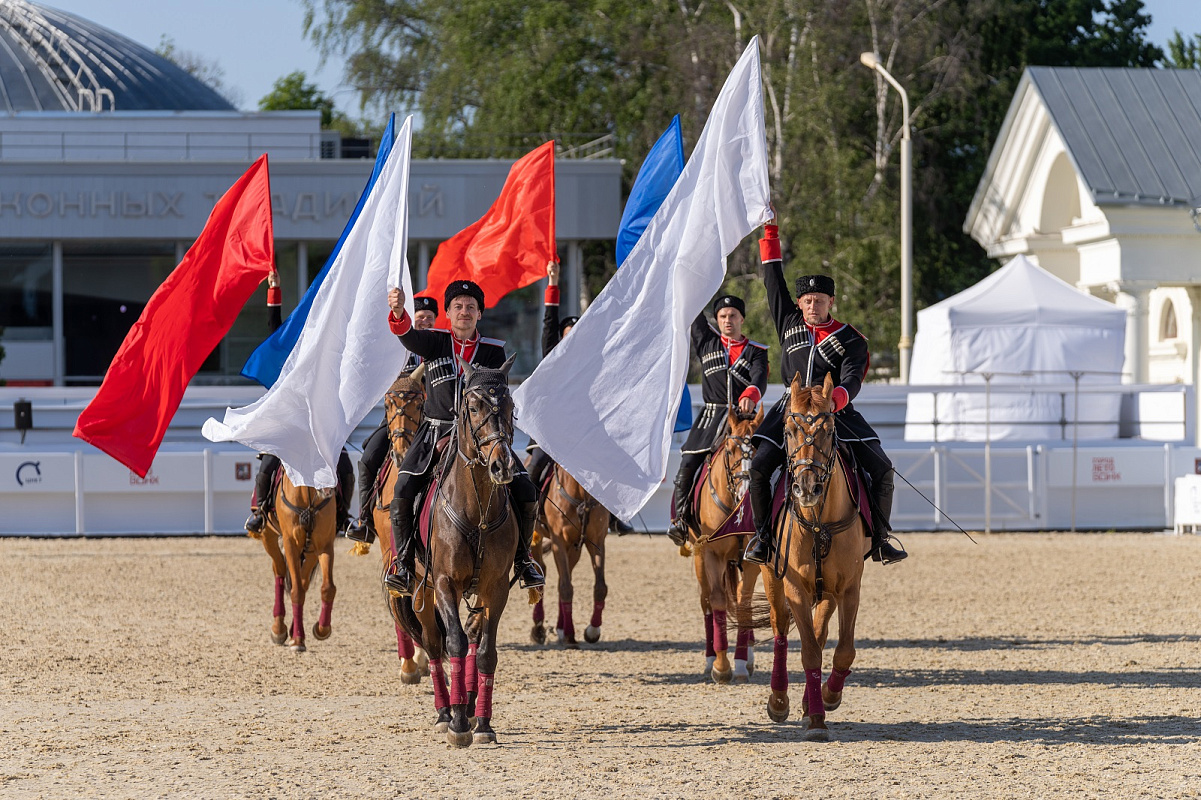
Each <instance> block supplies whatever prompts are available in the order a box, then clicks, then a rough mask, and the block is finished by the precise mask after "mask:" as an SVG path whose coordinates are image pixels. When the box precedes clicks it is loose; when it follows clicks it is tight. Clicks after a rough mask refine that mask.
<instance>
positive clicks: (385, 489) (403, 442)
mask: <svg viewBox="0 0 1201 800" xmlns="http://www.w3.org/2000/svg"><path fill="white" fill-rule="evenodd" d="M424 377H425V364H421V365H420V366H418V367H417V369H415V370H413V371H412V372H411V373H409V374H407V375H401V376H400V377H398V378H397V379H396V380H395V381H393V382H392V386H391V387H389V389H388V391H387V393H386V394H385V395H384V419H385V421H386V422H387V424H388V440H389V441H390V442H391V445H392V446H391V448H390V451H391V452H390V455H391V464H390V465H388V466H387V467H386V469H387V476H386V477H385V478H384V483H383V485H382V486H380V487H379V489H378V490H377V492H376V495H375V505H374V506H373V507H372V509H371V513H372V514H373V515H374V517H375V531H376V535H377V536H378V537H379V546H380V556H381V557H382V558H383V562H384V565H383V568H384V571H385V572H387V571H388V569H389V568H390V567H391V566H392V561H393V560H394V559H395V558H396V548H395V547H394V546H393V543H392V520H391V517H390V516H389V514H388V502H389V501H390V500H391V499H392V494H393V491H394V489H395V487H396V476H397V468H398V467H399V466H400V462H401V461H403V460H404V456H405V453H406V452H408V449H409V445H411V444H412V443H413V435H414V434H415V433H416V432H417V428H418V426H420V425H421V414H422V409H423V407H424V405H425V380H424ZM363 512H364V509H359V513H360V514H361V513H363ZM370 551H371V545H370V544H368V543H367V542H355V546H354V547H352V548H351V550H350V552H351V553H353V554H354V555H366V554H367V553H369V552H370ZM394 624H395V623H394ZM396 655H397V657H398V658H399V659H400V682H401V683H406V684H416V683H421V676H422V674H423V673H424V674H426V675H428V674H429V671H428V670H429V658H428V657H427V656H426V654H425V651H424V650H423V649H421V648H420V647H416V646H415V643H414V642H413V639H412V637H411V636H409V634H408V633H406V632H405V630H404V628H402V627H400V625H396Z"/></svg>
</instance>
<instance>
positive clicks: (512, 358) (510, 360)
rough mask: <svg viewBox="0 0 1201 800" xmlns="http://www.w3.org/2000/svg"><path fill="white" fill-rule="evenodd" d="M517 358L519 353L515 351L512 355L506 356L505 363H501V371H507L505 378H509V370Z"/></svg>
mask: <svg viewBox="0 0 1201 800" xmlns="http://www.w3.org/2000/svg"><path fill="white" fill-rule="evenodd" d="M516 360H517V354H516V353H514V354H513V355H511V356H509V357H508V358H506V359H505V363H503V364H501V365H500V371H501V372H503V373H505V379H506V380H508V378H509V370H510V369H512V368H513V362H514V361H516Z"/></svg>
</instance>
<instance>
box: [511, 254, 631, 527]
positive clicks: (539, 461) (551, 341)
mask: <svg viewBox="0 0 1201 800" xmlns="http://www.w3.org/2000/svg"><path fill="white" fill-rule="evenodd" d="M546 283H547V285H546V297H545V298H544V305H545V310H544V311H543V313H542V357H543V358H546V356H547V355H548V354H549V353H550V351H551V350H554V349H555V345H557V344H558V343H559V342H561V341H563V337H565V336H567V334H568V333H570V332H571V329H572V327H573V326H574V325H575V324H576V323H577V322H579V320H580V318H579V317H574V316H572V317H564V318H563V319H562V320H560V319H559V264H558V262H555V261H551V262H548V263H547V265H546ZM525 451H526V452H527V453H529V454H530V462H529V465H528V467H527V469H528V470H529V473H530V479H531V480H533V481H534V486H536V487H538V488H539V489H540V490H541V488H542V484H543V483H544V482H545V481H546V473H547V470H549V469H550V468H551V465H552V464H553V463H554V460H553V459H552V458H551V457H550V456H548V455H547V454H546V451H545V450H543V449H542V448H541V447H539V446H538V443H537V442H535V441H534V440H533V439H531V440H530V443H529V444H528V445H526V448H525ZM609 530H611V531H614V532H615V533H618V534H620V535H622V536H624V535H626V534H627V533H633V532H634V529H633V528H632V527H630V525H629V524H628V523H626V522H623V521H622V520H620V519H618V518H617V516H616V515H615V514H613V513H612V512H610V514H609Z"/></svg>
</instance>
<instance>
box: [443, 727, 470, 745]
mask: <svg viewBox="0 0 1201 800" xmlns="http://www.w3.org/2000/svg"><path fill="white" fill-rule="evenodd" d="M474 738H475V734H473V733H472V732H471V729H470V728H469V729H467V730H465V731H463V732H461V733H460V732H458V731H452V730H450V729H449V727H448V729H447V731H446V743H447V744H449V745H450V746H451V747H468V746H470V745H471V742H472V740H473V739H474Z"/></svg>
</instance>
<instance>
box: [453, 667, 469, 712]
mask: <svg viewBox="0 0 1201 800" xmlns="http://www.w3.org/2000/svg"><path fill="white" fill-rule="evenodd" d="M463 660H464V659H463V657H462V656H451V657H450V704H451V705H452V706H461V705H466V703H467V671H466V670H465V669H464V667H463Z"/></svg>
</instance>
